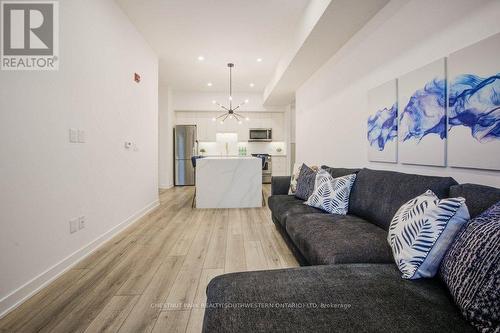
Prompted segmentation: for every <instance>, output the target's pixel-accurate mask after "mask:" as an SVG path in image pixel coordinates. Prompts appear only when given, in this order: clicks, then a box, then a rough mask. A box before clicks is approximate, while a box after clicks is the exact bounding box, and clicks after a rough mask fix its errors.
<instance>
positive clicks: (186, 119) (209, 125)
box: [176, 111, 285, 142]
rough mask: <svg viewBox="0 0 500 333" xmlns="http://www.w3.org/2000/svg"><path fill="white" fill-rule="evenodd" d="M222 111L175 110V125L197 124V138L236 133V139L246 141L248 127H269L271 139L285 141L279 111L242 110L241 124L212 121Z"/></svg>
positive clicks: (282, 119)
mask: <svg viewBox="0 0 500 333" xmlns="http://www.w3.org/2000/svg"><path fill="white" fill-rule="evenodd" d="M221 114H222V112H189V111H180V112H176V124H177V125H197V128H198V140H200V141H211V142H213V141H215V134H216V133H237V134H238V141H248V131H249V129H250V128H271V129H272V130H273V141H285V128H284V125H285V123H284V115H283V113H281V112H242V113H241V114H242V116H243V117H244V118H246V117H249V118H250V120H249V121H247V120H245V119H244V118H243V119H242V122H243V123H242V124H238V122H237V121H236V119H229V118H227V119H226V121H225V122H224V124H220V120H221V119H223V118H220V119H218V120H217V121H212V118H214V117H217V116H219V115H221Z"/></svg>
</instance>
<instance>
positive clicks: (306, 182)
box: [295, 164, 316, 200]
mask: <svg viewBox="0 0 500 333" xmlns="http://www.w3.org/2000/svg"><path fill="white" fill-rule="evenodd" d="M315 179H316V172H315V171H314V170H313V169H311V168H309V167H308V166H307V165H305V164H302V167H301V168H300V174H299V178H298V180H297V189H296V191H295V197H296V198H299V199H302V200H307V199H308V198H309V197H310V196H311V194H312V193H313V191H314V183H315Z"/></svg>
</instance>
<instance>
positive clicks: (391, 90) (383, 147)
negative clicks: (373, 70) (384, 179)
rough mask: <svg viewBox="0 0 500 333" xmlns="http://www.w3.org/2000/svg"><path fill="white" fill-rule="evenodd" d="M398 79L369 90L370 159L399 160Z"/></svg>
mask: <svg viewBox="0 0 500 333" xmlns="http://www.w3.org/2000/svg"><path fill="white" fill-rule="evenodd" d="M397 102H398V96H397V80H396V79H394V80H391V81H389V82H386V83H384V84H382V85H380V86H378V87H376V88H373V89H371V90H370V91H369V92H368V128H367V135H366V137H367V140H368V160H369V161H373V162H388V163H396V162H397V147H398V142H397V135H398V103H397Z"/></svg>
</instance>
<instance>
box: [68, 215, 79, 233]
mask: <svg viewBox="0 0 500 333" xmlns="http://www.w3.org/2000/svg"><path fill="white" fill-rule="evenodd" d="M77 231H78V219H73V220H70V221H69V233H70V234H74V233H75V232H77Z"/></svg>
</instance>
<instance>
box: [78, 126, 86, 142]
mask: <svg viewBox="0 0 500 333" xmlns="http://www.w3.org/2000/svg"><path fill="white" fill-rule="evenodd" d="M78 142H79V143H84V142H85V131H84V130H80V129H79V130H78Z"/></svg>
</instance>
